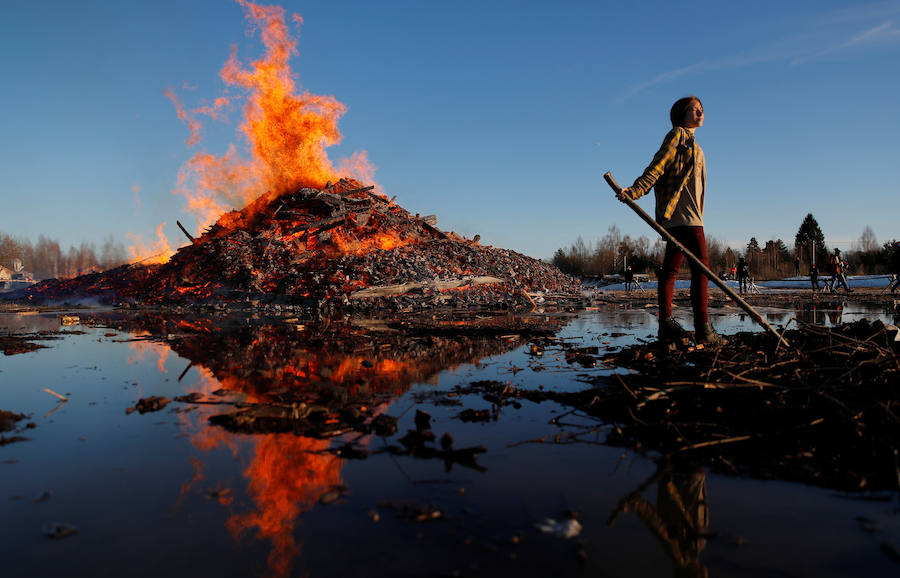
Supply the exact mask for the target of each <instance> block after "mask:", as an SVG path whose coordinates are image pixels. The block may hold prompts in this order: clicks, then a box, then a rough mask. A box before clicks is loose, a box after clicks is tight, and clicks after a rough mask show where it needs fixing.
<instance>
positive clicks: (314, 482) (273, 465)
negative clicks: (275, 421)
mask: <svg viewBox="0 0 900 578" xmlns="http://www.w3.org/2000/svg"><path fill="white" fill-rule="evenodd" d="M329 445H330V442H329V441H328V440H317V439H312V438H304V437H297V436H295V435H294V434H269V435H266V436H264V437H263V438H262V439H260V440H259V442H258V443H257V444H256V448H255V452H254V457H253V462H252V463H251V464H250V465H249V466H248V468H247V470H246V471H245V472H244V473H245V475H246V476H247V478H248V479H249V480H250V485H249V488H248V489H249V492H250V495H251V496H252V497H253V501H254V502H256V505H257V507H258V509H257V510H252V511H250V512H247V513H245V514H236V515H233V516H232V517H231V518H229V520H228V523H227V525H228V529H229V530H231V532H232V534H233V535H234V537H235V539H237V538H238V537H239V536H240V534H241V533H242V532H244V531H246V530H249V529H251V528H256V529H257V532H258V535H259V537H260V538H264V539H268V540H271V541H272V544H273V549H272V551H271V552H270V553H269V568H270V570H272V573H273V574H274V575H276V576H287V575H289V573H290V569H291V566H292V565H293V561H294V558H296V557H297V556H298V555H299V553H300V546H299V545H298V544H297V543H296V541H295V539H294V525H295V523H296V519H297V516H298V515H299V514H300V513H301V512H305V511H307V510H310V509H311V508H312V507H313V506H314V505H315V504H316V501H317V500H318V499H319V496H321V495H322V494H323V493H325V492H326V491H328V489H329V488H331V487H334V486H338V485H340V484H341V468H342V466H343V460H341V459H340V458H337V457H335V456H333V455H331V454H328V453H322V452H323V450H325V449H327V448H328V447H329Z"/></svg>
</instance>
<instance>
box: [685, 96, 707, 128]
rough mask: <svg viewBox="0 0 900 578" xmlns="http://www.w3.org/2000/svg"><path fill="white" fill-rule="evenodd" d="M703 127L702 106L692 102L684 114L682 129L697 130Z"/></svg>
mask: <svg viewBox="0 0 900 578" xmlns="http://www.w3.org/2000/svg"><path fill="white" fill-rule="evenodd" d="M701 126H703V105H702V104H700V101H698V100H694V101H692V102H691V103H690V104H689V105H688V107H687V110H686V111H685V112H684V127H685V128H697V127H701Z"/></svg>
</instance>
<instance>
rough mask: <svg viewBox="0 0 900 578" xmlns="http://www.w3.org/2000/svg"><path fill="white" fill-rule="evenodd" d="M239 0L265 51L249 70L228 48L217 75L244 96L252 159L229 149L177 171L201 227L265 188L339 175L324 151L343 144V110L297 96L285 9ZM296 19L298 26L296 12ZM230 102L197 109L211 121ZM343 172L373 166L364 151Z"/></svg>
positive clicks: (319, 183) (327, 100)
mask: <svg viewBox="0 0 900 578" xmlns="http://www.w3.org/2000/svg"><path fill="white" fill-rule="evenodd" d="M237 2H238V4H240V5H241V7H242V8H243V9H244V12H245V17H246V18H247V20H248V21H249V23H250V26H251V30H257V29H258V30H259V31H260V32H261V38H262V42H263V45H264V47H265V54H264V56H263V57H262V58H260V59H258V60H255V61H253V62H251V63H250V64H249V65H247V66H246V67H245V66H243V65H242V64H241V63H240V62H239V61H238V58H237V50H236V48H232V52H231V56H230V57H229V59H228V61H227V62H226V63H225V65H224V67H223V68H222V71H221V73H220V76H221V78H222V80H223V81H225V83H226V84H228V85H229V86H232V87H236V88H238V89H240V90H242V91H243V92H245V93H246V103H245V105H244V109H243V112H244V121H243V122H242V123H241V126H240V128H241V131H242V132H243V134H244V136H245V137H246V138H247V140H248V143H249V147H248V148H249V153H250V158H249V159H242V158H239V157H238V155H237V154H236V152H235V149H234V147H233V146H232V147H230V148H229V149H228V152H227V153H225V155H224V156H221V157H220V156H215V155H211V154H197V155H195V156H194V157H193V158H191V159H190V160H189V161H188V162H187V164H186V165H185V166H184V167H182V170H181V171H180V172H179V177H178V185H177V187H176V190H175V192H176V193H179V194H183V195H185V196H186V197H187V199H188V209H189V210H190V211H191V212H193V213H194V214H195V215H196V216H197V219H198V222H199V223H198V226H199V229H201V230H202V229H203V228H205V227H206V226H208V225H210V224H211V223H213V222H214V221H215V219H216V217H218V215H220V214H221V213H222V212H224V211H225V210H226V208H228V207H240V206H244V205H246V204H248V203H249V202H251V201H253V200H254V199H256V198H257V197H259V196H260V195H261V194H262V193H264V192H266V191H270V192H273V193H275V194H280V193H282V192H285V191H287V190H291V189H295V188H300V187H317V188H322V187H323V186H324V185H325V184H326V182H327V181H335V180H337V179H338V178H339V176H338V175H339V173H338V171H336V170H335V168H334V167H333V166H332V164H331V162H330V161H329V159H328V156H327V154H326V152H325V149H326V147H329V146H331V145H334V144H337V143H339V142H340V140H341V133H340V131H339V130H338V128H337V121H338V119H339V118H340V117H341V116H342V115H343V114H344V112H346V110H347V108H346V106H344V105H343V104H341V103H340V102H338V101H337V99H335V98H334V97H333V96H321V95H315V94H311V93H310V92H308V91H306V90H302V91H300V92H297V87H296V84H295V76H296V75H295V74H294V72H293V71H292V70H291V68H290V63H289V60H290V58H291V56H293V55H295V54H297V41H296V39H295V38H294V37H293V36H291V34H290V31H289V30H288V26H287V24H286V22H285V13H284V9H283V8H281V7H279V6H261V5H258V4H254V3H252V2H250V1H248V0H237ZM293 20H294V21H295V22H296V23H297V24H299V23H301V22H302V19H301V18H300V17H299V16H298V15H294V16H293ZM173 102H176V99H174V98H173ZM227 103H228V99H225V98H224V97H221V98H220V99H216V101H215V102H214V104H213V106H212V107H207V108H199V109H196V110H195V112H200V113H205V114H210V115H211V116H212V117H213V118H216V115H217V111H218V110H220V109H221V107H223V106H225V104H227ZM176 104H177V102H176ZM179 116H181V113H179ZM186 116H187V115H186ZM190 126H191V125H190V123H189V127H190ZM189 141H190V139H189ZM189 144H190V142H189ZM342 170H347V171H350V172H351V173H353V174H354V175H369V176H371V173H372V171H373V168H372V166H371V164H369V162H368V158H367V156H366V154H365V153H364V152H363V153H357V154H355V155H354V156H352V157H351V158H350V159H348V160H347V161H345V163H344V164H343V165H342Z"/></svg>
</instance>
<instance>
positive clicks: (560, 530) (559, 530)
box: [535, 518, 581, 540]
mask: <svg viewBox="0 0 900 578" xmlns="http://www.w3.org/2000/svg"><path fill="white" fill-rule="evenodd" d="M535 525H536V526H537V529H538V530H540V531H541V532H543V533H545V534H553V535H554V536H559V537H560V538H565V539H566V540H568V539H570V538H574V537H575V536H577V535H578V534H580V533H581V524H579V523H578V520H563V521H562V522H557V521H556V520H554V519H553V518H547V519H546V520H544V521H543V522H541V523H540V524H535Z"/></svg>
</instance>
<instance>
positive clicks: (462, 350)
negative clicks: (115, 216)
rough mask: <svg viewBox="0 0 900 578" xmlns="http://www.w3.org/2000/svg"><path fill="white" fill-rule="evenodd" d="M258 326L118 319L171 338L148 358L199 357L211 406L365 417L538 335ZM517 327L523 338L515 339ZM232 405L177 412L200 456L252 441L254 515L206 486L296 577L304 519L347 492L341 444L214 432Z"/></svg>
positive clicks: (235, 525) (273, 567)
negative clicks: (217, 416) (321, 408)
mask: <svg viewBox="0 0 900 578" xmlns="http://www.w3.org/2000/svg"><path fill="white" fill-rule="evenodd" d="M244 322H246V320H244ZM256 323H257V324H256V325H251V326H248V325H245V324H240V323H234V320H233V319H231V320H230V321H226V320H213V319H210V318H201V317H191V318H190V319H187V318H175V317H173V316H168V317H156V316H152V315H146V316H141V317H139V318H135V319H131V320H129V321H125V322H122V321H120V322H119V328H120V329H129V330H130V331H135V332H137V331H140V332H142V334H143V335H155V336H159V337H160V339H161V340H163V339H164V340H165V341H166V345H167V346H163V345H161V344H160V345H159V347H158V348H148V347H144V346H142V347H140V351H141V352H143V351H145V350H146V351H154V352H155V353H157V354H160V350H161V349H166V350H168V348H171V350H173V351H174V352H175V353H177V354H178V355H179V356H181V357H184V358H187V359H189V360H190V363H191V366H192V367H193V369H194V371H195V372H197V374H198V379H197V381H196V382H195V383H194V384H193V385H192V386H191V387H189V388H188V389H189V390H190V391H191V392H196V393H198V394H200V397H202V398H203V399H206V400H224V401H236V402H244V403H246V404H264V403H267V402H276V403H284V402H285V401H287V402H290V401H291V400H298V399H310V398H313V399H315V398H316V397H317V396H318V399H324V398H326V397H327V398H328V400H329V403H330V407H331V408H332V409H334V408H335V407H336V405H335V404H336V403H337V407H345V408H356V409H359V408H363V409H365V410H366V411H367V415H373V414H377V413H380V412H383V411H385V409H386V407H387V405H388V404H389V403H390V401H391V400H392V399H394V398H395V397H396V396H398V395H400V394H402V393H404V392H405V391H407V390H408V389H409V388H410V386H411V385H413V384H415V383H426V382H433V380H434V377H435V376H436V375H437V374H438V373H439V372H440V371H442V370H444V369H451V368H454V367H456V366H459V365H462V364H467V363H477V362H478V361H479V360H480V359H482V358H483V357H486V356H490V355H496V354H499V353H502V352H505V351H508V350H510V349H512V348H514V347H517V346H519V345H521V344H523V343H524V342H525V339H526V338H527V336H528V334H529V333H532V332H533V331H532V330H530V329H528V327H524V328H523V327H518V328H517V329H510V327H509V320H508V319H507V320H503V319H502V318H498V320H496V321H495V320H491V319H485V318H484V317H482V318H480V319H478V320H475V321H472V322H471V323H469V324H468V325H466V324H462V325H459V324H458V323H457V322H453V323H443V322H441V321H440V320H433V319H428V320H427V323H426V325H425V326H422V325H418V326H413V325H415V324H409V323H406V324H404V327H403V330H402V331H398V330H397V329H396V328H395V327H389V326H388V324H385V323H384V322H380V321H374V322H373V321H365V322H360V321H358V320H357V321H355V322H352V323H335V322H332V323H326V324H323V325H315V324H309V325H299V324H298V323H297V322H296V320H290V321H289V322H284V321H282V322H278V323H265V322H256ZM538 324H539V326H540V327H541V333H545V332H548V331H552V330H553V329H550V327H551V326H556V325H558V324H556V323H554V322H553V320H548V319H546V318H544V319H541V320H540V321H539V322H538ZM511 332H513V333H518V335H519V336H518V337H512V338H510V336H509V333H511ZM498 335H505V338H504V339H498V338H497V336H498ZM140 343H142V344H143V343H146V342H140ZM160 358H161V359H164V356H163V355H161V354H160ZM335 400H337V402H335ZM373 406H374V407H373ZM222 407H223V406H221V405H200V406H199V408H197V409H195V408H194V407H192V406H190V405H187V406H181V407H180V408H179V412H178V413H177V415H178V416H179V419H180V420H181V422H182V427H183V428H184V429H185V430H186V431H187V432H188V434H189V436H190V440H191V443H192V445H193V446H194V447H195V448H196V449H197V450H198V451H201V452H206V451H211V450H213V449H218V448H226V449H228V450H230V451H231V452H232V454H233V455H234V456H237V455H239V451H240V448H243V447H246V446H245V445H244V443H245V442H244V440H247V439H249V440H251V441H250V442H249V443H250V444H251V449H250V452H251V453H250V455H251V457H250V463H249V465H248V466H247V467H246V468H245V469H244V471H243V475H244V477H245V478H246V479H247V480H248V483H247V494H248V496H249V498H250V499H251V501H252V508H251V509H249V510H245V511H241V509H242V508H244V507H246V506H244V505H243V504H245V503H246V502H242V501H241V500H240V499H239V497H237V496H233V495H232V494H231V489H229V488H221V487H216V488H215V489H213V490H209V489H208V488H207V489H205V490H204V491H205V492H206V493H207V496H208V497H212V498H215V499H217V500H218V501H219V502H220V503H222V504H223V505H227V506H229V507H231V508H234V510H235V511H234V512H233V513H232V514H231V515H230V517H229V519H228V520H227V522H226V525H227V528H228V530H229V531H230V532H231V534H232V535H233V536H234V538H235V540H240V539H242V536H244V535H245V534H247V533H250V534H252V535H254V536H256V537H259V538H261V539H264V540H267V541H269V542H271V544H272V549H271V551H270V554H269V557H268V565H269V569H270V571H271V573H272V574H273V575H275V576H285V575H288V574H289V573H290V571H291V568H292V566H293V564H294V562H295V561H296V559H297V557H298V556H299V554H300V552H301V545H300V544H299V543H298V541H297V539H296V536H295V524H296V521H297V518H298V516H299V515H300V514H302V513H303V512H305V511H308V510H310V509H311V508H312V507H313V506H314V505H315V504H316V503H317V501H319V500H320V498H321V497H322V496H323V494H325V493H326V492H330V491H333V490H334V489H336V488H340V487H342V479H341V468H342V466H343V460H342V459H341V458H339V457H337V456H336V455H334V453H332V452H329V451H328V450H329V449H330V448H331V445H332V441H331V439H318V438H312V437H307V436H304V435H296V433H266V432H262V433H255V434H253V435H252V436H250V437H249V438H248V437H245V436H241V437H238V435H235V434H234V433H231V432H229V431H227V430H226V429H224V428H220V427H213V426H210V425H208V423H207V418H208V417H209V415H210V412H218V411H221V410H222ZM225 407H228V406H225ZM301 433H302V432H301ZM239 445H240V448H239ZM203 470H204V468H203V463H202V462H201V460H200V459H198V458H193V459H192V472H193V474H192V476H191V478H190V480H187V481H186V482H185V484H184V485H183V486H182V488H181V496H180V497H179V499H178V500H177V502H176V505H175V506H176V508H177V507H178V506H179V505H180V504H181V503H182V501H183V500H184V499H185V498H186V496H187V495H188V494H190V493H196V492H198V491H199V488H198V486H199V485H200V484H201V483H206V484H209V483H213V484H214V483H215V481H214V480H208V479H206V476H205V475H204V471H203Z"/></svg>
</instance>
